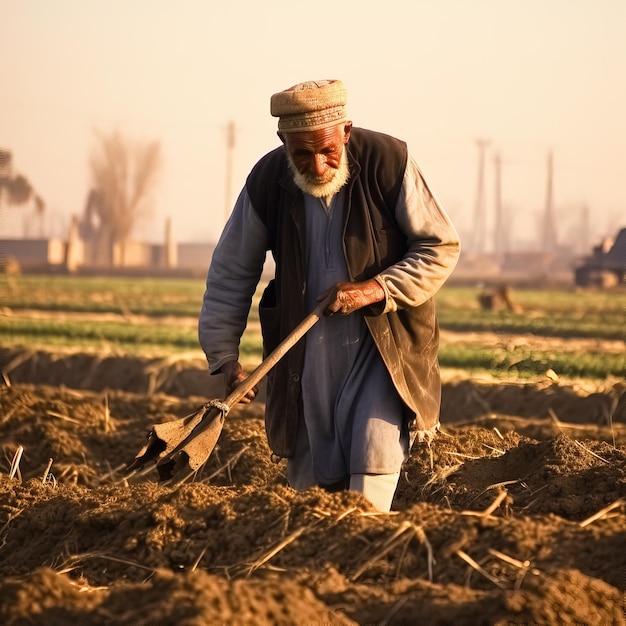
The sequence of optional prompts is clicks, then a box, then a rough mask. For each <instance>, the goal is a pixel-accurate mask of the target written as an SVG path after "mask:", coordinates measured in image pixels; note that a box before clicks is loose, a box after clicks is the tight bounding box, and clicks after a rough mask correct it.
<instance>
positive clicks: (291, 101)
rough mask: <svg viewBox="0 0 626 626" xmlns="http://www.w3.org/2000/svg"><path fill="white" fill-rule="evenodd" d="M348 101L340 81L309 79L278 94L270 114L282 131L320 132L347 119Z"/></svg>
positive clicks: (273, 98)
mask: <svg viewBox="0 0 626 626" xmlns="http://www.w3.org/2000/svg"><path fill="white" fill-rule="evenodd" d="M347 99H348V92H347V90H346V88H345V86H344V84H343V82H341V81H340V80H309V81H307V82H304V83H298V84H297V85H294V86H293V87H290V88H289V89H285V91H279V92H278V93H275V94H274V95H273V96H272V99H271V101H270V112H271V114H272V116H274V117H277V118H278V130H279V131H281V132H285V133H288V132H290V133H294V132H299V131H300V132H303V131H309V130H318V129H320V128H326V127H328V126H334V125H335V124H340V123H341V122H343V121H345V120H347V114H346V106H345V105H346V101H347Z"/></svg>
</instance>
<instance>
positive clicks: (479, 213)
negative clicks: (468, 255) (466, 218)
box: [472, 139, 489, 254]
mask: <svg viewBox="0 0 626 626" xmlns="http://www.w3.org/2000/svg"><path fill="white" fill-rule="evenodd" d="M476 145H477V146H478V184H477V186H476V204H475V206H474V234H473V237H472V247H473V249H474V252H476V253H478V254H483V252H484V250H485V235H486V223H485V217H486V216H485V199H484V178H485V149H486V148H487V146H488V145H489V141H488V140H486V139H477V140H476Z"/></svg>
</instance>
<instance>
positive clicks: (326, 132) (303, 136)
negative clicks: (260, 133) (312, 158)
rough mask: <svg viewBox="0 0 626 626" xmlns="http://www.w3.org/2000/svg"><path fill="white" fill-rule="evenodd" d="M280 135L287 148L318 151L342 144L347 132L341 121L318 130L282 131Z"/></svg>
mask: <svg viewBox="0 0 626 626" xmlns="http://www.w3.org/2000/svg"><path fill="white" fill-rule="evenodd" d="M282 137H283V140H284V142H285V145H286V146H287V148H288V149H289V150H307V151H313V152H320V151H322V150H324V149H326V148H331V147H332V148H337V147H341V146H343V144H344V143H345V142H346V137H347V133H346V130H345V124H343V123H342V124H337V125H335V126H330V127H327V128H320V129H318V130H310V131H304V132H303V131H300V132H297V133H283V134H282Z"/></svg>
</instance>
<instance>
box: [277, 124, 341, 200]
mask: <svg viewBox="0 0 626 626" xmlns="http://www.w3.org/2000/svg"><path fill="white" fill-rule="evenodd" d="M351 128H352V124H351V123H350V122H347V123H341V124H338V125H336V126H331V127H329V128H321V129H320V130H312V131H306V132H298V133H285V134H284V135H282V136H281V139H282V140H283V142H284V143H285V149H286V150H287V155H288V156H289V160H290V165H291V167H292V169H293V170H295V171H294V172H293V173H294V179H295V180H296V183H297V184H298V186H299V187H301V188H303V187H305V188H303V191H306V192H307V193H311V195H314V196H318V197H320V196H324V195H327V193H326V192H327V191H328V190H333V191H337V190H336V189H334V187H335V185H332V183H333V181H334V180H335V177H336V176H337V174H338V172H340V170H341V169H342V168H344V169H345V168H347V164H346V162H345V158H344V146H345V145H346V143H348V139H349V138H350V130H351ZM344 182H345V179H344V180H343V182H342V184H343V183H344Z"/></svg>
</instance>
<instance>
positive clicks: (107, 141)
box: [85, 131, 161, 265]
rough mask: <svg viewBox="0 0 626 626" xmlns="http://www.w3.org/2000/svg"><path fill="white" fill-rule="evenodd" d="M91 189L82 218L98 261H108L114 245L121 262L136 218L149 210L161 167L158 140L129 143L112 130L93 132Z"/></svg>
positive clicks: (111, 257) (128, 140)
mask: <svg viewBox="0 0 626 626" xmlns="http://www.w3.org/2000/svg"><path fill="white" fill-rule="evenodd" d="M89 166H90V170H91V185H92V187H91V191H90V194H89V198H88V201H87V206H86V215H85V218H86V220H87V221H88V223H89V224H91V225H92V226H93V229H94V231H95V235H96V239H97V240H98V241H99V248H100V256H99V258H98V259H97V260H98V261H99V262H102V261H104V263H105V264H107V265H108V264H110V263H111V262H112V260H113V248H114V245H115V244H118V245H119V246H120V254H121V259H120V261H121V263H122V265H123V264H124V262H125V248H126V242H127V241H128V239H129V237H130V235H131V233H132V231H133V229H134V227H135V226H136V225H137V222H138V220H139V218H140V217H144V216H146V215H147V214H149V213H150V211H151V209H152V199H153V197H152V196H153V192H154V190H155V186H156V182H157V178H158V174H159V172H160V169H161V146H160V144H159V143H158V142H154V141H153V142H148V143H142V142H132V141H131V140H130V139H128V138H126V137H124V136H122V135H121V134H120V133H119V132H117V131H115V132H112V133H110V134H105V133H101V132H97V131H96V145H95V146H94V149H93V151H92V153H91V158H90V161H89Z"/></svg>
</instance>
